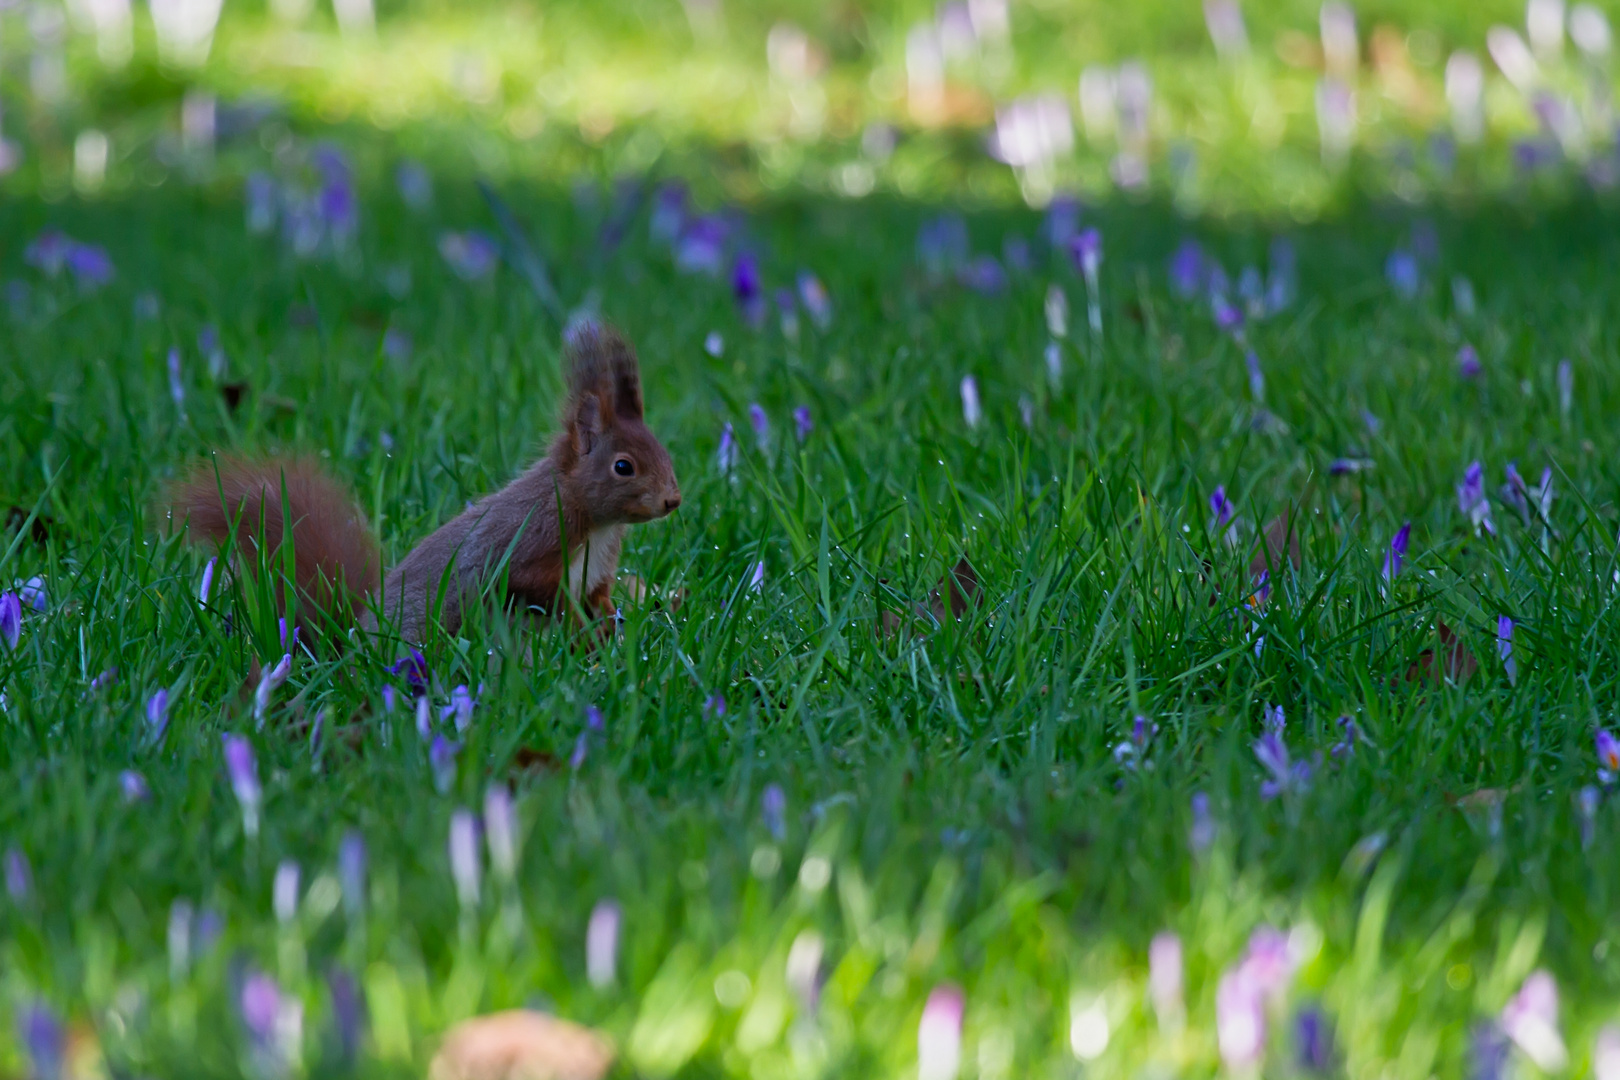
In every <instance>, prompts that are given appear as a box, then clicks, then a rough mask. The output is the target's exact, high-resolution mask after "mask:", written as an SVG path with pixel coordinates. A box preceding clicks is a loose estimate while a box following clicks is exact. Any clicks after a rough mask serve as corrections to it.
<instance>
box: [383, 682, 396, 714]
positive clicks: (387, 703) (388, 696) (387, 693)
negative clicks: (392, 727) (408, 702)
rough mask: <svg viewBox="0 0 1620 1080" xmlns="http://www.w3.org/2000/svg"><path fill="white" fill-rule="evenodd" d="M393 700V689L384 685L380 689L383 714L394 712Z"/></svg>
mask: <svg viewBox="0 0 1620 1080" xmlns="http://www.w3.org/2000/svg"><path fill="white" fill-rule="evenodd" d="M394 698H395V694H394V688H393V687H392V686H389V685H388V684H387V683H384V684H383V687H382V705H383V712H385V713H391V712H393V711H394Z"/></svg>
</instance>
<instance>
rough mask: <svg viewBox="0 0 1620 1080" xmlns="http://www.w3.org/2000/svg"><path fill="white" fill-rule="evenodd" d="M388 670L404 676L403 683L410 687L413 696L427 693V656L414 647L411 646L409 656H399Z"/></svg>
mask: <svg viewBox="0 0 1620 1080" xmlns="http://www.w3.org/2000/svg"><path fill="white" fill-rule="evenodd" d="M388 670H389V671H390V672H392V673H393V674H395V675H403V676H404V677H405V685H406V686H408V687H410V690H411V693H412V694H413V695H414V696H416V697H421V696H422V695H423V694H425V693H427V689H428V662H427V657H425V656H423V655H422V654H421V653H419V652H417V651H416V649H415V648H414V647H412V648H411V650H410V655H409V656H405V657H401V658H400V659H399V660H396V661H395V662H394V665H393V666H392V667H390V668H389V669H388Z"/></svg>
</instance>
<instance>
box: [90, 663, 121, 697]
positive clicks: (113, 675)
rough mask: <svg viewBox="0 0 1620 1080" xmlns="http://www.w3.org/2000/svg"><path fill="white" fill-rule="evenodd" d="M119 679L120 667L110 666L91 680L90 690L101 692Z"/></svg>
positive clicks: (91, 691) (93, 692)
mask: <svg viewBox="0 0 1620 1080" xmlns="http://www.w3.org/2000/svg"><path fill="white" fill-rule="evenodd" d="M117 681H118V669H117V668H115V667H110V668H108V669H107V670H106V671H103V672H102V673H101V674H100V675H97V676H96V677H95V678H93V679H91V680H90V687H89V692H90V693H92V694H95V693H99V692H101V691H102V690H105V689H106V688H107V687H109V686H111V685H112V684H113V683H115V682H117Z"/></svg>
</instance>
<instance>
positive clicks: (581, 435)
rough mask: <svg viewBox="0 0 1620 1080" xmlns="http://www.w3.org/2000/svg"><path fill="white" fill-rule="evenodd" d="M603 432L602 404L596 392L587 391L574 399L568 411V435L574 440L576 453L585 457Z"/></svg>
mask: <svg viewBox="0 0 1620 1080" xmlns="http://www.w3.org/2000/svg"><path fill="white" fill-rule="evenodd" d="M601 434H602V406H601V403H600V401H599V400H598V399H597V396H596V394H595V392H593V391H589V390H588V391H586V392H585V393H583V394H580V395H579V396H578V397H577V398H573V399H572V404H571V408H570V409H569V411H568V437H569V438H570V439H572V440H573V443H574V453H576V454H578V455H579V456H580V457H584V456H586V455H587V454H589V453H590V452H591V448H592V447H594V446H595V445H596V441H597V439H598V438H599V437H600V436H601Z"/></svg>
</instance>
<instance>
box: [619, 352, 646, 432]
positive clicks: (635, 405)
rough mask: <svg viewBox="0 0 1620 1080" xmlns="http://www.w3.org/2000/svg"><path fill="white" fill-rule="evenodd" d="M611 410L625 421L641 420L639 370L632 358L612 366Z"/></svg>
mask: <svg viewBox="0 0 1620 1080" xmlns="http://www.w3.org/2000/svg"><path fill="white" fill-rule="evenodd" d="M613 369H614V370H613V409H614V411H615V412H617V413H618V414H619V415H620V416H622V417H624V418H625V419H626V420H640V419H641V411H642V406H641V370H640V368H638V367H637V366H636V358H635V357H634V356H630V357H627V358H626V359H625V360H620V361H619V362H618V363H615V364H614V365H613Z"/></svg>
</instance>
